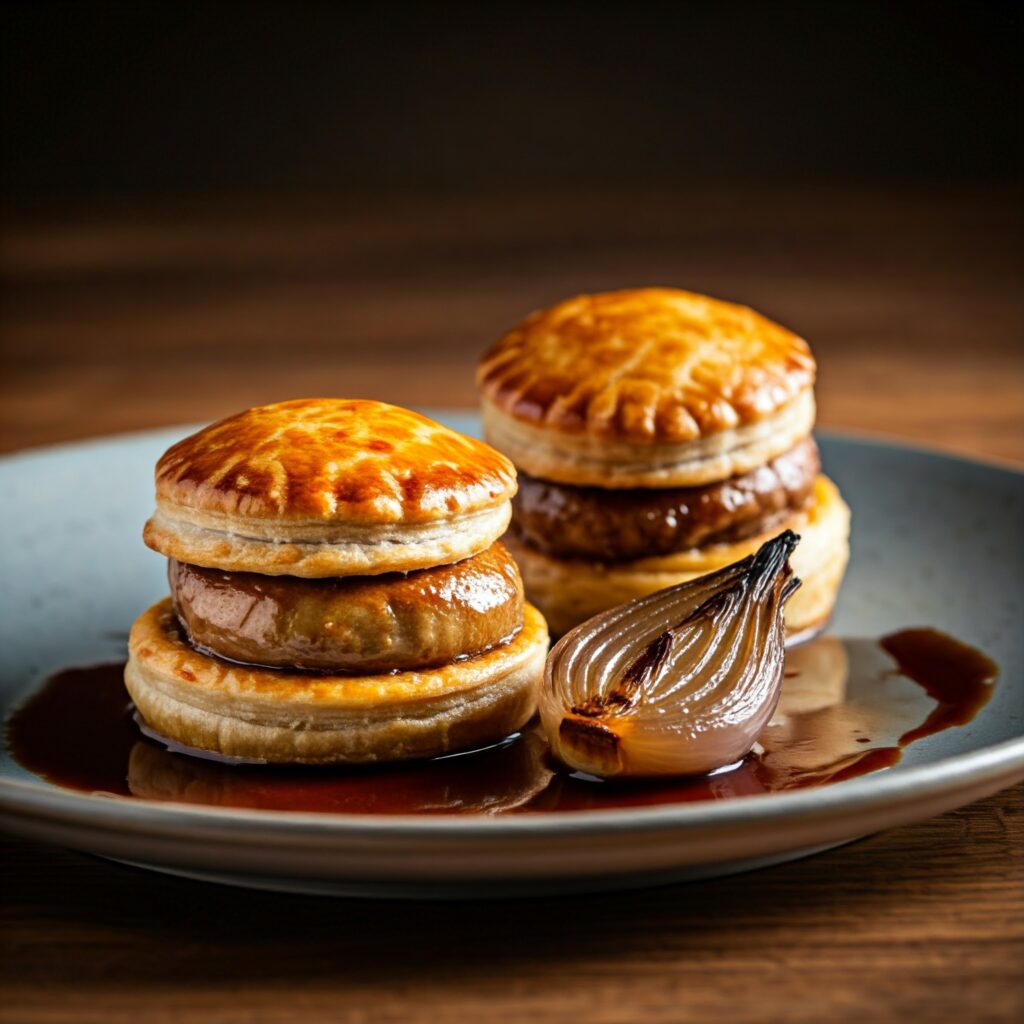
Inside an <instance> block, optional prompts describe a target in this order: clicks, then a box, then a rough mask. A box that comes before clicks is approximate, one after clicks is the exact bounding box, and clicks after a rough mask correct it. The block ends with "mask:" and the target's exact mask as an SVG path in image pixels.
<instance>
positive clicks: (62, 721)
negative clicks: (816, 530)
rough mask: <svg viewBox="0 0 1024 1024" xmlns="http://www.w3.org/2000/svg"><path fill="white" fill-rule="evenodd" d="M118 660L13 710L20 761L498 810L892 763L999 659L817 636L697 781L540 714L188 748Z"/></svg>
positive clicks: (397, 809)
mask: <svg viewBox="0 0 1024 1024" xmlns="http://www.w3.org/2000/svg"><path fill="white" fill-rule="evenodd" d="M123 668H124V667H123V665H122V664H120V663H119V664H110V665H98V666H94V667H91V668H72V669H67V670H65V671H63V672H60V673H58V674H57V675H55V676H52V677H51V678H50V679H49V680H48V681H47V682H46V683H45V684H44V685H43V686H42V688H41V689H40V690H39V691H38V692H37V693H36V694H35V695H34V696H33V697H31V698H30V699H29V700H28V701H27V702H26V703H25V704H24V705H23V706H22V707H21V708H20V709H18V710H17V711H16V712H15V713H14V714H13V715H12V716H11V718H10V720H9V722H8V725H7V743H8V747H9V748H10V750H11V753H12V754H13V755H14V757H15V759H16V760H17V761H18V762H19V763H20V764H22V765H23V766H24V767H25V768H27V769H28V770H29V771H31V772H34V773H35V774H36V775H39V776H42V777H43V778H44V779H47V780H48V781H49V782H52V783H54V784H56V785H59V786H63V787H66V788H68V789H75V790H80V791H83V792H89V793H103V794H109V795H112V796H115V797H129V798H137V799H143V800H173V801H178V802H183V803H192V804H202V805H205V806H213V807H248V808H260V809H265V810H286V811H320V812H334V813H347V814H501V813H509V812H521V811H531V812H551V811H577V810H593V809H601V808H613V807H639V806H654V805H659V804H677V803H690V802H694V801H700V800H722V799H729V798H732V797H739V796H754V795H757V794H763V793H776V792H780V791H783V790H791V789H801V788H805V787H808V786H819V785H824V784H827V783H832V782H839V781H842V780H844V779H851V778H854V777H856V776H859V775H865V774H867V773H868V772H873V771H877V770H879V769H881V768H888V767H890V766H892V765H894V764H896V762H897V761H899V759H900V756H901V753H902V750H903V748H904V747H905V746H906V745H907V744H908V743H911V742H913V741H915V740H919V739H921V738H922V737H925V736H929V735H932V734H934V733H937V732H941V731H942V730H944V729H948V728H951V727H953V726H957V725H963V724H965V723H967V722H969V721H970V720H971V719H972V718H973V717H974V716H975V714H977V712H978V711H979V710H980V708H981V707H982V706H983V705H984V704H985V703H986V701H987V700H988V699H989V696H990V695H991V693H992V683H993V681H994V679H995V677H996V675H997V669H996V666H995V665H994V664H993V662H992V661H990V660H989V659H988V658H987V657H985V655H984V654H982V653H981V652H980V651H977V650H975V649H974V648H972V647H968V646H967V645H965V644H962V643H960V642H959V641H958V640H954V639H953V638H952V637H948V636H945V635H944V634H942V633H939V632H936V631H935V630H930V629H910V630H904V631H902V632H899V633H893V634H891V635H890V636H886V637H883V638H882V639H881V640H880V641H877V642H876V641H871V640H849V641H842V640H839V639H837V638H835V637H819V638H818V639H816V640H812V641H810V642H808V643H806V644H803V645H802V646H799V647H794V648H792V649H791V650H789V651H788V652H787V654H786V673H785V679H784V681H783V688H782V696H781V699H780V701H779V706H778V709H777V710H776V712H775V715H774V717H773V718H772V720H771V722H770V723H769V724H768V726H767V728H766V729H765V731H764V732H763V733H762V735H761V737H760V739H759V741H758V744H757V746H756V747H755V749H754V751H753V752H751V753H750V754H749V755H748V756H747V757H746V758H744V760H743V761H741V762H740V763H739V764H737V765H735V766H732V767H730V768H727V769H721V770H719V771H718V772H715V773H713V774H712V775H709V776H703V777H700V778H686V779H671V780H659V781H653V780H652V781H635V782H604V781H600V780H594V779H590V778H587V777H584V776H578V775H573V774H569V773H568V772H567V771H566V770H565V769H563V768H561V767H560V766H558V765H557V764H555V763H553V761H552V759H551V757H550V754H549V752H548V747H547V743H546V741H545V739H544V735H543V733H542V732H541V730H540V727H539V726H538V725H537V724H536V723H533V724H531V725H529V726H527V727H526V728H525V729H524V730H523V732H521V733H519V734H517V735H516V736H513V737H510V738H509V739H507V740H505V741H503V742H502V743H499V744H496V745H495V746H492V747H488V748H486V749H484V750H478V751H471V752H467V753H463V754H452V755H449V756H447V757H441V758H436V759H434V760H431V761H417V762H408V763H404V764H398V765H388V766H381V767H368V768H343V769H342V768H282V767H275V766H271V765H237V764H227V763H223V762H219V761H217V760H214V759H209V758H198V757H191V756H188V755H186V754H183V753H180V752H175V751H173V750H171V749H168V747H166V746H165V745H164V744H162V743H160V742H158V741H157V740H155V739H153V738H151V737H149V736H147V735H145V734H144V733H143V731H142V730H141V729H140V728H139V725H138V724H137V723H136V720H135V717H134V714H133V708H132V705H131V701H130V700H129V697H128V693H127V691H126V690H125V688H124V682H123V680H122V674H123Z"/></svg>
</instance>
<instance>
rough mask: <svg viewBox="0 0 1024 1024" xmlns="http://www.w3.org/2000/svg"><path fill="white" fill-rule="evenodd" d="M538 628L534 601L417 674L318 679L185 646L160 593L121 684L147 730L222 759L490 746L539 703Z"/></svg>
mask: <svg viewBox="0 0 1024 1024" xmlns="http://www.w3.org/2000/svg"><path fill="white" fill-rule="evenodd" d="M547 649H548V631H547V625H546V623H545V622H544V619H543V617H542V616H541V614H540V612H538V611H537V609H536V608H534V607H532V606H530V605H527V606H526V608H525V614H524V622H523V628H522V630H521V631H520V632H519V633H518V634H517V635H516V636H515V637H514V638H513V639H512V640H511V641H509V642H508V643H507V644H504V645H503V646H501V647H499V648H496V649H495V650H492V651H489V652H487V653H486V654H482V655H479V656H478V657H475V658H469V659H467V660H465V661H459V662H452V663H451V664H448V665H444V666H442V667H441V668H437V669H432V670H429V671H421V672H399V673H395V674H393V675H376V676H329V675H324V676H317V675H303V674H298V673H289V672H284V671H279V670H274V669H259V668H253V667H250V666H245V665H237V664H234V663H231V662H227V661H221V660H220V659H217V658H212V657H209V656H207V655H205V654H201V653H200V652H198V651H196V650H195V649H194V648H192V647H190V646H189V645H188V644H187V643H186V642H185V640H184V639H183V637H182V633H181V631H180V628H179V626H178V623H177V619H176V618H175V615H174V611H173V609H172V607H171V601H170V599H169V598H168V599H165V600H163V601H160V602H158V603H157V604H155V605H153V607H152V608H150V609H149V610H148V611H146V612H144V613H143V614H142V615H141V616H139V618H138V619H137V620H136V621H135V624H134V625H133V626H132V630H131V635H130V637H129V642H128V650H129V658H128V664H127V666H126V667H125V685H126V686H127V688H128V692H129V693H130V694H131V697H132V700H133V701H134V702H135V706H136V708H137V709H138V711H139V713H140V714H141V715H142V717H143V719H144V720H145V721H146V723H147V724H148V725H149V726H150V727H151V728H152V729H153V730H154V731H156V732H158V733H160V734H162V735H163V736H166V737H168V738H169V739H171V740H174V741H175V742H176V743H181V744H183V745H185V746H189V747H194V748H197V749H198V750H201V751H204V752H207V753H210V754H216V755H219V756H221V757H227V758H243V759H245V760H250V761H266V762H271V763H277V764H367V763H374V762H382V761H400V760H408V759H412V758H423V757H434V756H437V755H439V754H445V753H450V752H453V751H456V750H465V749H470V748H473V747H479V746H483V745H484V744H487V743H493V742H495V741H496V740H499V739H501V738H502V737H504V736H506V735H508V734H509V733H511V732H515V731H516V730H517V729H519V728H521V727H522V726H523V725H524V724H525V723H526V722H527V721H529V719H530V717H531V716H532V715H533V713H534V711H535V709H536V705H537V687H538V684H539V681H540V678H541V675H542V673H543V670H544V659H545V656H546V654H547Z"/></svg>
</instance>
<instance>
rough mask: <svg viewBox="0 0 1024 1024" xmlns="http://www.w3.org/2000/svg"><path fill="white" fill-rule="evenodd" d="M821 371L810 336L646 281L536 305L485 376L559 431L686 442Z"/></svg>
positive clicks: (499, 396) (501, 400)
mask: <svg viewBox="0 0 1024 1024" xmlns="http://www.w3.org/2000/svg"><path fill="white" fill-rule="evenodd" d="M814 376H815V365H814V358H813V356H812V355H811V352H810V349H809V348H808V346H807V343H806V342H805V341H804V340H803V339H802V338H799V337H797V336H796V335H795V334H793V333H792V332H791V331H788V330H786V329H785V328H784V327H780V326H779V325H778V324H776V323H773V322H772V321H771V320H768V319H766V318H765V317H763V316H760V315H759V314H758V313H755V312H754V311H753V310H751V309H748V308H746V307H745V306H737V305H735V304H733V303H730V302H722V301H719V300H717V299H712V298H709V297H708V296H706V295H696V294H694V293H693V292H685V291H680V290H678V289H674V288H639V289H634V290H628V291H617V292H606V293H603V294H598V295H580V296H577V297H575V298H572V299H567V300H566V301H564V302H560V303H558V304H557V305H555V306H552V307H551V308H550V309H544V310H540V311H538V312H536V313H533V314H532V315H531V316H529V317H527V319H526V320H524V321H523V322H522V323H521V324H519V325H518V326H517V327H515V328H513V329H512V330H511V331H509V332H508V333H507V334H506V335H505V336H504V337H503V338H501V339H500V340H499V341H498V342H497V343H496V344H495V345H494V346H493V347H492V348H491V349H490V351H488V352H487V353H486V355H484V357H483V358H482V359H481V361H480V365H479V367H478V370H477V383H478V385H479V387H480V391H481V393H482V394H483V396H484V398H485V399H487V401H488V402H489V403H490V404H491V405H492V406H494V407H495V408H497V409H499V410H501V411H502V412H503V413H505V414H506V415H507V416H510V417H512V418H513V419H516V420H518V421H520V422H523V423H528V424H532V425H534V426H536V427H538V428H543V429H544V430H547V431H550V432H558V433H568V434H584V435H587V436H590V437H593V438H600V439H603V440H609V441H632V442H638V443H642V444H680V443H685V442H690V441H696V440H698V439H700V438H705V437H710V436H713V435H715V434H718V433H720V432H722V431H725V430H736V429H737V428H739V427H742V426H744V425H747V424H751V423H757V422H760V421H761V420H763V419H764V418H765V417H769V416H773V415H775V414H776V413H778V412H779V411H781V410H782V409H783V408H784V407H785V406H788V405H789V404H791V403H792V402H793V401H794V399H795V398H796V397H797V395H799V394H800V393H802V392H804V391H808V390H810V388H811V387H812V386H813V384H814ZM531 472H532V470H531Z"/></svg>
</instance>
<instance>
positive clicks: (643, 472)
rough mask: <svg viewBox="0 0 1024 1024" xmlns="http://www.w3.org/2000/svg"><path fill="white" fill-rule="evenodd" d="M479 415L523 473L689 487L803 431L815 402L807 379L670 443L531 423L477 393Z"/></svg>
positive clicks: (745, 465) (760, 458)
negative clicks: (784, 400) (782, 399)
mask: <svg viewBox="0 0 1024 1024" xmlns="http://www.w3.org/2000/svg"><path fill="white" fill-rule="evenodd" d="M481 416H482V420H483V428H484V436H485V437H486V439H487V441H488V443H489V444H491V445H493V446H494V447H495V448H497V449H498V450H499V451H501V452H503V453H504V454H505V455H507V456H508V457H509V458H510V459H511V460H512V461H513V462H514V463H515V464H516V466H517V468H519V469H521V470H525V471H526V472H527V473H529V474H530V475H531V476H535V477H540V478H542V479H544V480H553V481H555V482H556V483H564V484H575V485H577V486H590V487H604V488H606V489H609V490H615V489H620V488H630V487H652V488H654V487H658V488H665V487H696V486H700V485H702V484H710V483H716V482H718V481H720V480H727V479H729V477H732V476H738V475H740V474H741V473H748V472H750V470H752V469H757V468H758V467H760V466H763V465H765V463H767V462H770V461H771V460H772V459H774V458H775V457H776V456H778V455H782V454H783V452H786V451H789V449H790V448H792V447H793V446H794V445H795V444H796V443H797V442H798V441H800V440H802V439H803V438H804V437H806V436H807V435H808V434H809V433H810V432H811V429H812V428H813V426H814V417H815V404H814V392H813V390H812V388H810V387H808V388H806V389H805V390H803V391H801V392H800V393H799V394H798V395H797V396H796V397H795V398H794V399H793V400H792V401H791V402H790V403H789V404H788V405H785V406H784V407H783V408H782V409H780V410H779V411H778V412H776V413H773V414H772V415H770V416H766V417H765V418H764V419H762V420H759V421H757V422H755V423H749V424H745V425H743V426H740V427H736V428H734V429H732V430H723V431H720V432H718V433H716V434H709V435H708V436H706V437H702V438H699V439H697V440H695V441H685V442H681V443H677V444H659V443H647V442H644V443H641V442H629V441H621V440H608V439H605V438H600V437H594V436H593V435H590V434H587V433H584V432H574V431H567V430H555V429H552V428H549V427H539V426H536V425H534V424H532V423H527V422H525V421H523V420H520V419H516V418H515V417H514V416H512V415H510V414H509V413H507V412H505V411H504V410H503V409H501V408H499V407H498V406H497V405H495V404H494V403H493V402H491V401H490V400H489V399H487V398H483V399H482V401H481Z"/></svg>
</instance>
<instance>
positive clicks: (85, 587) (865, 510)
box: [0, 413, 1024, 897]
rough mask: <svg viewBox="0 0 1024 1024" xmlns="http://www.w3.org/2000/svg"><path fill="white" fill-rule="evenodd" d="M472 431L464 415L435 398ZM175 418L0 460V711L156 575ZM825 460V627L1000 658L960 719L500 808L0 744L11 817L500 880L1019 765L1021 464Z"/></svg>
mask: <svg viewBox="0 0 1024 1024" xmlns="http://www.w3.org/2000/svg"><path fill="white" fill-rule="evenodd" d="M435 415H437V416H438V418H440V419H442V420H444V421H446V422H448V423H450V424H451V425H452V426H454V427H456V428H457V429H460V430H463V431H466V432H468V433H475V432H476V431H477V429H478V424H477V422H476V419H475V417H472V416H468V415H465V414H443V413H442V414H435ZM184 432H185V431H184V430H182V429H179V430H170V431H161V432H158V433H147V434H138V435H133V436H128V437H119V438H113V439H109V440H101V441H96V442H88V443H83V444H76V445H68V446H63V447H59V448H52V449H47V450H43V451H37V452H29V453H27V454H23V455H17V456H13V457H10V458H7V459H4V460H0V493H2V494H3V495H4V501H3V502H2V503H0V517H2V536H3V554H2V562H0V580H2V581H3V592H4V614H3V617H2V621H0V640H2V642H0V704H2V707H3V710H4V714H5V715H6V713H7V712H8V711H9V710H10V708H11V707H12V706H15V705H16V704H17V703H18V702H19V701H21V700H22V699H24V697H25V696H26V695H28V694H29V693H31V692H32V690H33V688H34V687H36V686H37V685H39V683H40V681H41V680H43V679H45V678H46V676H47V675H48V674H50V673H51V672H53V671H54V670H56V669H59V668H62V667H67V666H74V665H79V666H80V665H88V664H94V663H98V662H103V661H110V660H113V659H115V658H117V657H120V656H121V643H122V642H121V641H118V639H117V637H118V635H119V634H122V635H123V634H124V632H125V631H126V629H127V627H128V624H129V623H130V622H131V621H132V620H133V619H134V618H135V616H136V615H137V614H138V613H139V611H140V610H141V609H142V608H144V607H146V606H147V605H149V604H150V603H151V602H153V601H154V600H156V599H157V598H158V597H160V596H161V595H162V594H164V593H165V592H166V582H165V577H164V565H163V560H162V559H160V558H158V557H157V556H156V555H155V554H153V553H152V552H149V551H147V550H146V549H145V548H144V547H143V545H142V542H141V540H140V530H141V526H142V523H143V521H144V520H145V518H146V517H147V516H148V514H149V512H150V511H151V503H152V486H151V479H152V467H153V463H154V462H155V460H156V458H157V457H158V456H159V455H160V453H161V452H162V451H163V450H164V449H165V448H166V447H167V446H168V445H169V444H170V443H171V442H172V441H173V440H175V439H177V438H178V437H180V436H182V434H183V433H184ZM822 449H823V457H824V461H825V465H826V467H827V469H828V472H829V473H830V475H831V476H832V477H833V478H834V479H835V480H836V481H837V483H838V484H839V486H840V488H841V489H842V491H843V493H844V495H845V496H846V498H847V500H848V501H849V503H850V505H851V506H852V508H853V511H854V538H853V556H852V561H851V566H850V570H849V574H848V576H847V580H846V583H845V586H844V589H843V592H842V595H841V598H840V602H839V607H838V610H837V614H836V616H835V619H834V622H833V624H832V626H831V630H832V631H833V632H835V633H838V634H839V635H841V636H843V637H851V638H853V637H863V636H868V637H875V636H878V635H880V634H883V633H887V632H890V631H892V630H894V629H896V628H899V627H902V626H911V625H929V626H934V627H935V628H938V629H941V630H944V631H946V632H948V633H950V634H952V635H953V636H956V637H958V638H959V639H961V640H963V641H966V642H968V643H971V644H973V645H975V646H977V647H979V648H981V649H982V650H984V651H985V652H986V653H988V654H989V655H990V656H991V657H992V658H994V659H995V661H996V662H997V663H998V665H999V666H1000V669H1001V678H1000V679H999V682H998V684H997V687H996V690H995V693H994V695H993V697H992V699H991V701H990V702H989V703H988V705H986V707H985V708H984V709H983V710H982V712H981V714H980V715H979V716H978V717H977V718H976V719H975V720H974V721H973V722H971V723H970V724H969V725H967V726H964V727H961V728H958V729H951V730H948V731H946V732H944V733H940V734H937V735H934V736H931V737H929V738H927V739H925V740H922V741H920V742H918V743H915V744H912V745H911V746H910V747H909V748H908V749H907V751H906V754H905V756H904V758H903V760H902V762H901V763H900V764H899V765H898V766H896V767H895V768H892V769H889V770H886V771H882V772H878V773H875V774H872V775H867V776H863V777H861V778H859V779H854V780H851V781H848V782H841V783H837V784H835V785H831V786H826V787H822V788H819V789H808V790H803V791H797V792H791V793H780V794H775V795H770V796H756V797H749V798H744V799H736V800H729V801H723V802H719V803H713V802H712V803H704V804H683V805H678V806H661V807H652V808H634V809H628V810H607V811H589V812H587V811H585V812H575V813H570V814H564V815H562V814H545V815H529V814H522V815H513V816H507V817H496V818H485V817H473V818H466V817H461V818H460V817H429V818H424V817H418V818H417V817H387V818H374V817H367V816H346V815H314V814H290V813H283V812H270V811H258V812H257V811H247V810H221V809H207V808H202V807H197V806H190V805H185V804H173V803H150V802H145V801H140V800H119V799H116V798H111V797H102V796H90V795H85V794H81V793H76V792H72V791H69V790H64V789H60V788H58V787H55V786H53V785H50V784H48V783H46V782H44V781H42V780H40V779H39V778H37V777H35V776H33V775H31V774H30V773H28V772H26V771H25V770H24V769H22V768H21V767H20V766H19V765H17V764H16V763H14V762H13V761H12V760H11V759H10V757H9V756H8V755H7V754H4V755H3V759H2V761H0V813H2V815H3V817H4V820H5V824H6V826H7V827H8V828H9V829H10V830H11V831H13V832H15V833H18V834H20V835H24V836H28V837H32V838H36V839H42V840H47V841H52V842H55V843H60V844H63V845H65V846H70V847H75V848H78V849H81V850H87V851H91V852H93V853H97V854H102V855H104V856H108V857H113V858H117V859H121V860H125V861H131V862H134V863H138V864H142V865H146V866H149V867H152V868H156V869H159V870H163V871H171V872H176V873H182V874H188V875H192V876H195V877H201V878H207V879H215V880H219V881H225V882H232V883H235V884H243V885H253V886H261V887H270V888H279V889H286V890H292V891H305V892H327V893H344V894H360V895H378V896H381V895H383V896H433V897H443V896H472V895H476V894H484V893H486V894H490V895H513V894H518V893H522V892H544V891H569V890H574V889H576V890H578V889H596V888H603V887H612V886H627V885H642V884H653V883H656V882H662V881H668V880H675V879H682V878H694V877H701V876H707V875H713V874H724V873H727V872H730V871H737V870H742V869H745V868H750V867H755V866H758V865H764V864H769V863H774V862H777V861H780V860H785V859H789V858H793V857H798V856H802V855H805V854H807V853H811V852H814V851H816V850H820V849H824V848H826V847H828V846H833V845H836V844H838V843H842V842H846V841H849V840H851V839H855V838H858V837H860V836H863V835H866V834H868V833H870V832H875V831H878V830H879V829H884V828H889V827H891V826H894V825H899V824H903V823H905V822H909V821H913V820H915V819H919V818H924V817H927V816H929V815H933V814H937V813H940V812H942V811H946V810H949V809H951V808H953V807H957V806H959V805H961V804H964V803H967V802H969V801H972V800H977V799H979V798H981V797H984V796H987V795H989V794H991V793H993V792H996V791H997V790H999V789H1001V788H1003V787H1005V786H1008V785H1010V784H1011V783H1013V782H1014V781H1016V780H1018V779H1020V778H1022V777H1024V738H1022V736H1021V733H1022V721H1021V717H1022V713H1024V710H1022V709H1024V641H1022V634H1024V631H1022V629H1021V626H1022V623H1024V595H1022V591H1024V583H1022V581H1024V534H1022V530H1021V524H1022V523H1024V475H1022V474H1019V473H1014V472H1011V471H1008V470H1004V469H999V468H995V467H991V466H986V465H982V464H978V463H973V462H967V461H964V460H960V459H954V458H949V457H946V456H942V455H938V454H933V453H930V452H924V451H919V450H913V449H908V448H901V447H895V446H890V445H886V444H878V443H874V442H868V441H861V440H854V439H848V438H841V437H825V438H823V439H822Z"/></svg>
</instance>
